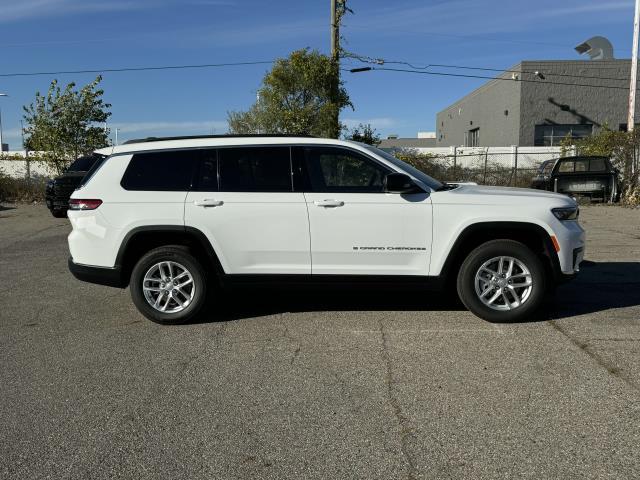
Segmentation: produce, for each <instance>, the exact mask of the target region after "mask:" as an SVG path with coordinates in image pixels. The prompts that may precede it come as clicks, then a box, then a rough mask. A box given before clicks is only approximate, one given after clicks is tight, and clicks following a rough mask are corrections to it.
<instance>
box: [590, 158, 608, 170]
mask: <svg viewBox="0 0 640 480" xmlns="http://www.w3.org/2000/svg"><path fill="white" fill-rule="evenodd" d="M589 171H591V172H606V171H607V164H606V163H605V161H604V158H592V159H591V165H590V167H589Z"/></svg>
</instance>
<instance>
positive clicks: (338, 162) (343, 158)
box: [303, 147, 389, 193]
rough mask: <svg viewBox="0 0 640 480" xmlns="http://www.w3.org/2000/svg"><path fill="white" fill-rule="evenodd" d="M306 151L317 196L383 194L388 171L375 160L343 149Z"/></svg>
mask: <svg viewBox="0 0 640 480" xmlns="http://www.w3.org/2000/svg"><path fill="white" fill-rule="evenodd" d="M303 151H304V160H305V167H306V170H307V172H308V174H309V179H310V181H311V188H312V189H313V191H314V192H354V193H359V192H363V193H366V192H382V182H383V180H384V177H385V175H386V174H387V173H388V172H389V170H387V169H386V168H384V167H383V166H381V165H378V164H377V163H375V162H373V161H372V160H370V159H368V158H365V157H364V156H362V155H360V154H358V153H355V152H352V151H351V150H346V149H341V148H323V147H305V148H303Z"/></svg>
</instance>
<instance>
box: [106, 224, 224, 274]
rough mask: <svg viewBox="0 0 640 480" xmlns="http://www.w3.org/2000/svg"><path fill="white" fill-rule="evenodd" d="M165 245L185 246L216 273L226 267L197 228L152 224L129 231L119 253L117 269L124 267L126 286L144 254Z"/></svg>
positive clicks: (209, 269) (206, 267)
mask: <svg viewBox="0 0 640 480" xmlns="http://www.w3.org/2000/svg"><path fill="white" fill-rule="evenodd" d="M163 245H182V246H185V247H187V248H188V249H189V251H190V252H191V253H192V254H193V255H194V256H195V257H196V258H197V259H199V260H200V261H202V262H204V263H205V264H204V266H205V269H206V270H208V271H212V272H213V273H215V274H218V275H219V274H223V273H224V269H223V268H222V264H221V263H220V260H219V258H218V255H217V253H216V251H215V249H214V248H213V246H212V245H211V243H210V242H209V240H208V239H207V237H206V236H205V234H204V233H202V232H201V231H200V230H198V229H197V228H193V227H185V226H182V225H148V226H141V227H136V228H134V229H132V230H131V231H130V232H128V233H127V234H126V235H125V237H124V239H123V240H122V243H121V244H120V248H119V249H118V254H117V256H116V262H115V264H116V268H119V269H120V270H121V272H122V273H121V275H122V279H123V282H124V283H125V286H126V285H128V284H129V279H130V278H131V272H132V271H133V267H134V266H135V264H136V262H137V261H138V259H140V257H142V255H144V254H145V253H147V252H149V251H151V250H153V249H154V248H158V247H161V246H163Z"/></svg>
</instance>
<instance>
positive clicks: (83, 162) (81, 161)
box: [67, 154, 98, 172]
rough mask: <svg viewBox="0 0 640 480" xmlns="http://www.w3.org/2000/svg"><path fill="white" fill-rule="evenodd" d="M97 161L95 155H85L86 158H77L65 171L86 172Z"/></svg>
mask: <svg viewBox="0 0 640 480" xmlns="http://www.w3.org/2000/svg"><path fill="white" fill-rule="evenodd" d="M97 159H98V156H97V155H95V154H94V155H87V156H86V157H79V158H78V159H76V161H75V162H73V163H72V164H71V165H69V168H68V169H67V171H68V172H87V171H88V170H89V169H90V168H91V167H92V166H93V164H94V163H95V162H96V160H97Z"/></svg>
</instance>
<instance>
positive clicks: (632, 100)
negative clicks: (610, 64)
mask: <svg viewBox="0 0 640 480" xmlns="http://www.w3.org/2000/svg"><path fill="white" fill-rule="evenodd" d="M639 25H640V0H636V13H635V16H634V19H633V52H632V53H631V84H630V85H629V116H628V117H627V132H631V131H633V127H634V126H635V114H636V83H637V81H638V27H639Z"/></svg>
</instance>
